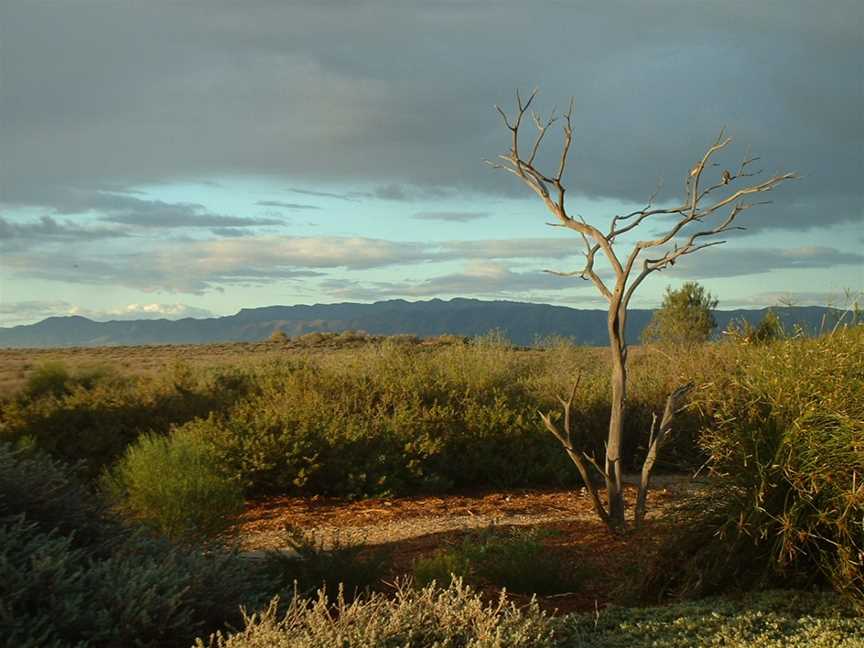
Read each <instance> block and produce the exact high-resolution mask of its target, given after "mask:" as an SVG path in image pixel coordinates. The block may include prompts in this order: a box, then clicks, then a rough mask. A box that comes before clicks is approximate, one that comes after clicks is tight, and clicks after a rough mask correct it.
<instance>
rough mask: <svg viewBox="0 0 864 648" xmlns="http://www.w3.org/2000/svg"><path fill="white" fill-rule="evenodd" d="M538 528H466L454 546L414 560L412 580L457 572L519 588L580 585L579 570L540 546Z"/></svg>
mask: <svg viewBox="0 0 864 648" xmlns="http://www.w3.org/2000/svg"><path fill="white" fill-rule="evenodd" d="M547 535H548V534H545V533H543V532H542V531H539V530H537V529H520V528H510V529H496V528H494V527H490V528H488V529H484V530H482V531H480V532H478V533H472V534H469V535H468V536H467V537H466V538H465V539H464V540H463V541H462V543H461V544H459V545H456V546H455V547H451V548H445V549H439V550H438V551H436V552H435V553H434V554H433V555H432V556H430V557H428V558H421V559H419V560H417V561H416V562H415V564H414V569H413V574H414V579H415V581H416V582H417V583H418V584H420V585H427V584H429V583H431V582H432V581H436V582H438V583H439V584H444V583H448V582H450V579H451V577H453V576H455V577H458V578H462V579H464V580H465V582H467V583H470V584H473V585H481V586H482V585H492V586H494V587H499V588H506V589H508V590H509V591H512V592H518V593H522V594H560V593H563V592H573V591H576V590H578V589H580V581H581V577H580V576H581V575H580V574H579V571H578V570H577V569H576V568H575V567H574V566H573V565H572V564H567V563H565V562H564V560H563V559H562V558H561V557H560V556H559V555H557V554H556V553H555V552H554V551H550V550H549V549H548V548H547V547H545V546H544V544H543V542H542V540H543V539H544V538H545V537H546V536H547Z"/></svg>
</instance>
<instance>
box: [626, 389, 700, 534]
mask: <svg viewBox="0 0 864 648" xmlns="http://www.w3.org/2000/svg"><path fill="white" fill-rule="evenodd" d="M693 386H694V385H693V383H687V384H686V385H681V386H680V387H678V388H677V389H676V390H675V391H673V392H672V393H671V394H669V397H668V398H667V399H666V407H665V409H664V410H663V418H662V419H661V421H660V427H659V428H657V415H656V414H654V415H653V418H652V421H651V435H650V439H649V442H648V454H647V455H646V456H645V461H644V462H643V464H642V476H641V480H640V482H639V492H638V494H637V495H636V508H635V509H634V512H633V522H634V525H635V526H636V527H639V526H640V525H641V524H642V521H643V520H644V519H645V505H646V502H647V499H648V489H649V487H650V482H651V472H652V470H653V469H654V463H655V462H656V461H657V453H658V452H659V451H660V448H661V447H663V444H664V443H665V442H666V439H667V438H668V436H669V433H670V431H671V430H672V420H673V419H674V418H675V415H676V414H677V413H678V412H680V411H681V408H682V406H683V403H684V399H685V398H686V397H687V396H688V394H690V392H691V391H692V390H693ZM655 431H656V435H655Z"/></svg>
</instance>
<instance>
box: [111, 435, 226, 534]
mask: <svg viewBox="0 0 864 648" xmlns="http://www.w3.org/2000/svg"><path fill="white" fill-rule="evenodd" d="M217 459H218V457H217V454H216V452H215V450H214V448H213V446H212V445H211V444H209V443H208V442H207V441H206V439H204V438H202V436H201V434H200V433H198V431H197V430H195V429H194V428H181V429H177V430H174V431H172V432H171V433H170V434H169V435H167V436H163V435H158V434H153V433H150V434H145V435H143V436H142V437H140V438H139V439H138V441H137V442H136V443H135V444H134V445H132V446H130V447H129V448H128V449H127V450H126V453H125V454H124V455H123V457H122V458H121V459H120V461H119V462H118V463H117V465H116V466H115V467H114V468H113V469H112V470H111V472H110V473H108V474H106V475H105V477H104V479H103V484H104V486H105V488H106V491H107V492H108V493H109V494H110V495H111V497H112V499H113V500H114V502H115V504H116V506H117V507H118V509H119V510H122V511H123V512H124V513H126V514H127V515H128V516H129V517H131V518H133V519H135V520H137V521H139V522H142V523H144V524H146V525H147V526H150V527H152V528H154V529H156V530H157V531H158V532H159V533H161V534H163V535H165V536H166V537H168V538H171V539H172V540H175V541H180V540H190V539H202V538H212V537H215V536H217V535H218V534H219V533H221V532H222V531H224V530H225V529H226V528H227V527H228V526H229V525H230V524H232V523H233V521H234V519H235V518H236V516H237V514H239V513H240V512H241V511H242V508H243V489H242V487H241V486H240V485H239V484H238V483H237V482H236V481H234V480H232V479H230V478H229V477H228V476H227V475H226V474H225V473H224V471H223V470H222V468H221V466H220V465H219V463H218V460H217Z"/></svg>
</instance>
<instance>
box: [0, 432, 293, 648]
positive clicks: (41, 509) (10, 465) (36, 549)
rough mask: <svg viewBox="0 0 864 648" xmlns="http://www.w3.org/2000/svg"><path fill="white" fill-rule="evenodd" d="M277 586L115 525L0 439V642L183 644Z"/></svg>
mask: <svg viewBox="0 0 864 648" xmlns="http://www.w3.org/2000/svg"><path fill="white" fill-rule="evenodd" d="M280 589H281V585H280V584H277V583H274V582H272V581H271V580H270V579H269V578H268V577H267V576H266V575H265V574H263V573H259V572H257V571H256V570H255V569H253V568H252V567H251V566H250V565H249V564H248V562H247V561H245V560H242V559H241V558H239V557H237V556H235V555H232V554H223V553H216V552H211V553H204V552H202V551H200V550H193V549H180V548H177V547H174V546H172V545H171V544H170V543H168V542H165V541H160V540H156V539H153V538H150V537H148V536H145V535H143V534H142V533H140V532H139V531H136V530H135V529H133V528H128V527H126V526H123V525H121V524H119V523H118V522H116V521H114V520H112V519H111V518H110V517H108V515H107V513H106V512H105V509H104V508H103V507H101V506H100V505H99V504H98V501H97V500H96V498H95V496H94V494H93V493H91V492H90V491H88V489H87V488H86V487H85V486H83V485H82V484H80V483H79V482H78V480H77V479H76V478H75V475H74V474H72V472H71V471H70V470H69V469H68V468H65V467H63V466H62V465H61V464H59V463H58V462H56V461H53V460H51V459H49V458H47V457H45V456H44V455H29V454H28V453H22V452H21V451H15V450H13V449H12V448H11V446H9V444H0V636H2V637H3V641H6V642H8V643H7V644H4V645H10V646H16V647H18V646H20V647H21V648H30V647H32V648H36V647H37V646H38V647H39V648H42V647H43V646H132V645H135V646H153V647H157V646H158V647H162V646H183V645H189V643H190V642H191V641H192V640H193V638H194V636H195V635H196V634H200V633H202V632H204V633H207V632H211V631H213V630H215V629H217V628H222V627H225V624H226V623H235V624H236V623H238V622H239V621H240V620H241V619H240V615H239V606H240V605H241V604H246V605H259V604H263V602H264V601H266V600H268V599H269V598H270V596H271V595H272V594H273V593H274V592H278V591H280Z"/></svg>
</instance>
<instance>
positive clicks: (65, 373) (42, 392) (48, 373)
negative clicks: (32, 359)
mask: <svg viewBox="0 0 864 648" xmlns="http://www.w3.org/2000/svg"><path fill="white" fill-rule="evenodd" d="M71 383H72V375H71V374H70V373H69V370H68V369H66V366H65V365H64V364H63V363H62V362H46V363H45V364H43V365H40V366H38V367H36V369H34V370H33V372H32V373H31V374H30V376H29V377H28V378H27V383H26V384H25V386H24V395H25V396H26V397H27V398H41V397H43V396H58V397H59V396H63V395H64V394H66V393H68V392H69V391H70V389H71Z"/></svg>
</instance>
